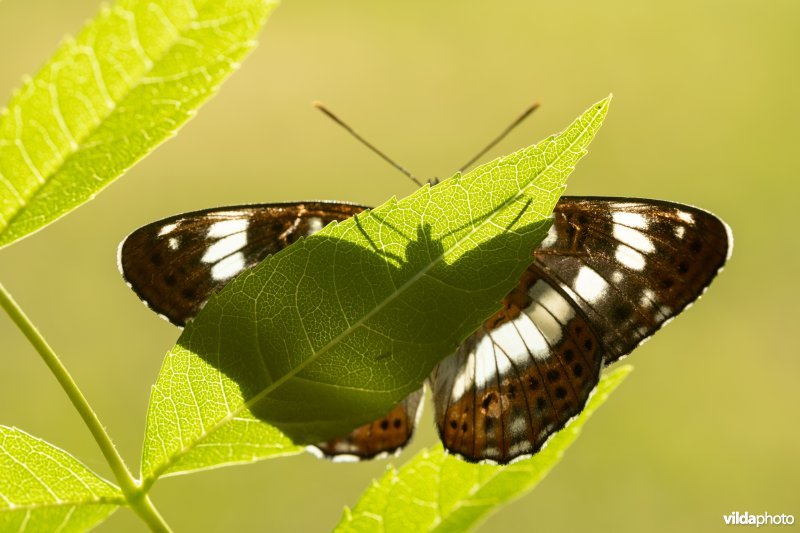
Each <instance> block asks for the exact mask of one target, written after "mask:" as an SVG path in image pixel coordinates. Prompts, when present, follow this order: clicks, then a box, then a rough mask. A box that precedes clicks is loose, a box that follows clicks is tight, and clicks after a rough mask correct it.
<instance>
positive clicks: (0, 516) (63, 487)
mask: <svg viewBox="0 0 800 533" xmlns="http://www.w3.org/2000/svg"><path fill="white" fill-rule="evenodd" d="M120 505H124V499H123V496H122V493H121V492H120V491H119V489H118V488H117V487H115V486H114V485H112V484H111V483H109V482H107V481H106V480H104V479H101V478H100V477H99V476H97V474H95V473H94V472H92V471H91V470H89V469H88V468H86V467H85V466H84V465H83V464H81V463H80V462H79V461H78V460H77V459H75V458H74V457H72V456H71V455H69V454H68V453H66V452H64V451H62V450H59V449H58V448H56V447H54V446H52V445H51V444H48V443H46V442H45V441H43V440H41V439H37V438H36V437H33V436H31V435H28V434H27V433H25V432H24V431H21V430H19V429H16V428H9V427H6V426H0V531H86V530H87V529H91V528H92V527H93V526H94V525H95V524H97V523H99V522H101V521H102V520H103V519H105V518H106V517H108V516H109V515H110V514H111V513H113V512H114V511H116V510H117V508H119V506H120Z"/></svg>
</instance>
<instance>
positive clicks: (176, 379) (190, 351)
mask: <svg viewBox="0 0 800 533" xmlns="http://www.w3.org/2000/svg"><path fill="white" fill-rule="evenodd" d="M607 107H608V99H606V100H603V101H601V102H599V103H598V104H596V105H594V106H592V107H591V108H590V109H589V110H587V111H586V112H585V113H584V114H583V115H582V116H580V117H579V118H578V119H577V120H576V121H575V122H573V123H572V124H571V125H570V126H569V127H568V128H567V129H566V130H564V132H562V133H561V134H559V135H556V136H553V137H550V138H549V139H547V140H545V141H543V142H542V143H540V144H538V145H536V146H533V147H530V148H526V149H524V150H520V151H519V152H516V153H514V154H512V155H510V156H508V157H505V158H501V159H498V160H496V161H493V162H491V163H487V164H485V165H483V166H481V167H479V168H477V169H475V170H473V171H472V172H470V173H469V174H468V175H466V176H460V175H456V176H454V177H453V178H450V179H448V180H445V181H444V182H442V183H441V184H439V185H437V186H435V187H428V186H425V187H423V188H421V189H420V190H418V191H417V192H416V193H414V194H413V195H411V196H409V197H408V198H405V199H403V200H400V201H397V200H395V199H392V200H390V201H389V202H387V203H386V204H384V205H382V206H381V207H379V208H376V209H374V210H373V211H371V212H364V213H362V214H359V215H358V216H357V217H354V218H351V219H348V220H346V221H344V222H342V223H339V224H332V225H329V226H327V227H326V228H325V229H323V230H322V231H320V232H319V233H317V234H315V235H313V236H311V237H309V238H307V239H304V240H301V241H298V242H297V243H295V244H293V245H292V246H290V247H288V248H286V249H285V250H284V251H282V252H281V253H279V254H276V255H275V256H273V257H271V258H268V259H267V260H265V261H264V262H262V263H261V264H260V265H258V266H257V267H256V268H254V269H253V270H251V271H248V272H246V273H245V274H243V275H241V276H239V277H238V278H236V279H235V280H233V281H232V282H231V283H230V284H229V285H228V286H226V287H225V288H224V289H223V290H222V291H221V292H220V293H219V294H218V295H217V296H216V297H212V298H211V300H210V301H209V302H208V304H207V305H206V306H205V308H204V309H203V310H202V311H201V312H200V314H199V315H198V316H197V318H196V319H195V320H194V321H192V322H190V323H189V325H188V327H187V328H186V330H185V331H184V333H183V334H182V335H181V337H180V339H179V340H178V344H177V345H176V346H175V348H173V350H172V351H171V352H170V353H169V354H168V356H167V359H166V361H165V363H164V365H163V367H162V370H161V373H160V375H159V377H158V381H157V383H156V386H155V389H154V392H153V395H152V400H151V405H150V410H149V414H148V420H147V430H146V436H145V448H144V457H143V469H144V470H143V473H144V475H145V477H151V478H152V477H156V476H158V475H159V474H162V473H165V472H179V471H184V470H187V469H195V468H201V467H203V466H206V467H207V466H212V465H214V464H216V463H217V462H218V461H219V459H220V457H224V459H225V462H237V461H249V460H252V459H254V458H255V457H254V453H255V454H258V453H260V451H259V450H257V449H254V448H253V446H252V444H249V443H251V442H252V439H251V438H250V435H251V432H253V431H266V430H264V429H259V430H256V429H255V428H257V427H263V426H266V424H264V425H263V426H261V424H262V422H261V421H266V422H269V423H270V424H271V425H273V426H275V427H277V428H279V429H280V430H281V432H283V433H284V434H285V435H288V436H289V437H290V438H291V439H292V441H294V442H297V443H313V442H318V441H321V440H325V439H327V438H329V437H332V436H336V435H343V434H346V433H347V432H348V431H350V430H351V429H353V428H354V427H356V426H358V425H360V424H362V423H365V422H367V421H369V420H371V419H375V418H377V417H379V416H381V415H383V414H385V413H386V412H388V411H389V410H390V408H391V407H393V406H394V405H395V404H396V403H397V402H399V401H400V400H401V399H402V398H404V397H405V396H406V395H407V394H408V393H410V392H412V391H413V390H415V389H417V388H419V387H420V386H421V384H422V382H423V380H424V379H425V378H426V377H427V375H428V374H429V373H430V371H431V369H432V368H433V366H434V365H435V364H436V363H437V362H438V361H439V360H441V359H442V358H444V357H445V356H447V355H449V354H450V353H452V352H453V351H454V350H455V348H456V347H457V345H458V344H459V343H460V342H461V341H462V340H463V339H464V338H466V337H467V336H468V335H469V334H470V333H472V332H473V331H474V330H475V329H476V328H477V327H478V326H479V325H480V324H481V322H482V321H483V320H485V319H486V318H487V317H488V316H489V315H490V314H492V313H493V312H495V311H496V310H497V308H498V306H499V302H500V300H501V299H502V297H503V296H505V295H506V294H507V293H508V292H509V290H510V289H511V288H512V287H513V286H514V285H515V284H516V283H517V281H518V280H519V276H520V274H521V273H522V271H523V270H524V269H525V268H526V267H527V266H528V264H529V263H530V261H531V251H532V250H533V249H534V248H535V247H536V245H537V244H538V243H539V242H540V241H541V239H542V238H543V237H544V235H545V233H546V231H547V228H548V227H549V225H550V213H551V212H552V210H553V207H554V206H555V203H556V201H557V199H558V197H559V195H560V194H561V192H562V191H563V189H564V187H565V181H566V178H567V175H568V174H569V173H570V172H571V171H572V169H573V168H574V165H575V164H576V163H577V162H578V160H579V159H580V158H581V157H582V156H583V155H584V153H585V151H586V150H585V149H586V146H587V145H588V144H589V142H590V141H591V140H592V138H593V137H594V134H595V133H596V132H597V130H598V128H599V127H600V125H601V123H602V121H603V118H604V117H605V114H606V111H607ZM241 437H244V440H245V445H244V446H240V444H239V440H237V439H239V438H241ZM284 438H285V437H284ZM280 446H281V447H283V446H285V443H283V441H281V444H280ZM206 447H212V448H214V449H219V448H221V447H222V448H224V450H225V453H224V454H223V455H222V456H220V455H219V454H218V455H216V456H214V457H212V456H210V455H209V454H208V452H207V450H206ZM282 449H285V448H282ZM272 453H273V450H272V449H269V450H267V455H271V454H272Z"/></svg>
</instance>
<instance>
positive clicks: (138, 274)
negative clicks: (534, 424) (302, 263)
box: [119, 202, 422, 460]
mask: <svg viewBox="0 0 800 533" xmlns="http://www.w3.org/2000/svg"><path fill="white" fill-rule="evenodd" d="M364 209H366V208H365V207H364V206H359V205H353V204H346V203H340V202H298V203H286V204H258V205H243V206H233V207H221V208H215V209H206V210H203V211H195V212H192V213H184V214H181V215H177V216H174V217H170V218H166V219H163V220H159V221H157V222H153V223H151V224H148V225H146V226H143V227H141V228H139V229H137V230H136V231H134V232H133V233H131V234H130V235H129V236H128V237H127V238H126V239H125V240H124V241H123V242H122V244H121V245H120V249H119V267H120V271H121V272H122V275H123V277H124V278H125V280H126V281H127V282H128V284H129V285H130V287H131V288H132V289H133V290H134V292H135V293H136V294H137V295H138V296H139V297H140V298H141V299H142V300H143V301H144V302H145V303H146V304H147V305H148V307H150V308H151V309H153V310H154V311H155V312H157V313H159V314H160V315H162V316H164V317H166V318H167V319H168V320H169V321H170V322H172V323H173V324H176V325H178V326H183V325H185V324H186V322H187V321H188V320H191V319H192V318H194V316H195V315H196V314H197V313H198V312H199V311H200V309H201V308H202V307H203V305H204V304H205V302H206V301H207V300H208V298H209V297H210V296H211V294H213V293H214V292H216V291H218V290H220V289H221V288H222V287H224V286H225V285H226V284H227V283H228V282H229V281H230V280H231V279H233V278H234V277H235V276H237V275H238V274H240V273H241V272H243V271H245V270H247V269H248V268H252V267H253V266H255V265H256V264H258V263H259V262H260V261H262V260H263V259H265V258H266V257H267V256H268V255H271V254H274V253H276V252H279V251H280V250H282V249H283V248H285V247H286V246H288V245H290V244H291V243H293V242H294V241H296V240H297V239H298V238H300V237H304V236H309V235H311V234H313V233H315V232H317V231H319V230H320V229H322V228H323V227H324V226H325V225H327V224H328V223H330V222H332V221H341V220H344V219H346V218H349V217H351V216H353V215H354V214H356V213H359V212H361V211H363V210H364ZM421 400H422V389H420V390H418V391H416V392H414V393H412V394H411V395H409V396H408V397H407V398H406V399H405V400H403V401H402V402H401V403H400V404H398V405H397V406H396V407H395V408H394V409H392V410H391V411H390V412H389V413H387V414H386V416H384V417H382V418H379V419H377V420H375V421H373V422H370V423H368V424H364V425H363V426H361V427H359V428H356V429H354V430H353V431H352V432H350V433H349V434H348V435H345V436H342V437H339V438H335V439H331V440H329V441H327V442H323V443H319V444H318V445H316V446H310V447H309V449H311V450H312V451H315V452H316V453H317V455H322V456H325V457H327V458H329V459H334V460H347V459H357V460H358V459H369V458H373V457H378V456H382V455H384V454H387V453H391V452H394V451H397V450H399V449H401V448H403V447H404V446H405V445H406V444H407V443H408V442H409V440H410V439H411V437H412V435H413V433H414V428H415V426H416V422H417V418H418V414H419V411H420V408H421Z"/></svg>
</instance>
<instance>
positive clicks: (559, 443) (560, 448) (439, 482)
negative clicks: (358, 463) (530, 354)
mask: <svg viewBox="0 0 800 533" xmlns="http://www.w3.org/2000/svg"><path fill="white" fill-rule="evenodd" d="M631 370H632V368H631V367H629V366H625V367H621V368H619V369H617V370H615V371H614V372H611V373H608V374H606V375H605V376H603V377H602V378H601V380H600V383H599V384H598V386H597V389H596V391H595V394H594V395H593V396H592V398H591V399H590V400H589V402H588V403H587V404H586V408H585V409H584V410H583V412H582V413H581V414H580V415H579V416H578V417H577V418H575V419H574V420H572V422H570V424H569V425H567V427H565V428H564V429H563V430H561V431H560V432H559V433H557V434H556V435H555V436H554V437H553V438H552V439H551V440H550V442H549V443H548V444H547V446H546V447H545V448H544V449H543V450H542V451H540V452H539V453H537V454H536V455H534V456H533V457H531V458H530V459H525V460H522V461H519V462H516V463H512V464H510V465H505V466H495V465H476V464H471V463H467V462H465V461H462V460H461V459H458V458H456V457H453V456H451V455H448V454H446V453H445V452H444V450H443V449H442V447H441V445H439V446H436V447H434V448H429V449H426V450H423V451H421V452H420V453H418V454H417V455H416V456H415V457H414V458H413V459H411V460H410V461H409V462H408V463H406V464H405V465H404V466H403V467H402V468H400V469H399V470H397V469H395V468H390V469H389V471H388V472H386V474H385V475H384V476H383V477H382V478H381V479H380V481H375V482H373V485H372V486H371V487H369V488H368V489H367V490H366V491H365V492H364V494H363V495H362V496H361V500H359V502H358V504H357V505H356V506H355V508H354V509H353V510H352V511H351V510H350V509H345V512H344V516H343V517H342V520H341V522H339V525H338V526H337V528H336V531H337V532H342V533H343V532H355V531H383V532H392V531H398V532H403V531H465V530H467V529H470V528H472V527H474V526H476V525H477V524H478V523H479V522H480V521H481V520H482V519H484V518H485V517H486V516H487V515H488V514H489V513H491V512H493V511H496V510H497V509H499V508H500V507H501V506H503V505H505V504H507V503H509V502H510V501H511V500H513V499H515V498H517V497H519V496H521V495H522V494H524V493H525V492H527V491H529V490H531V489H533V488H534V487H535V486H536V485H537V484H538V483H539V482H540V481H541V480H542V479H544V477H545V476H546V475H547V473H548V472H550V470H551V469H552V468H553V467H554V466H555V465H556V464H558V462H559V461H560V460H561V457H562V456H563V455H564V451H565V450H566V449H567V448H568V447H569V446H570V445H571V444H572V443H573V442H574V441H575V439H576V438H577V437H578V434H579V433H580V431H581V428H582V427H583V424H585V423H586V421H587V420H588V419H589V417H590V416H591V415H592V413H593V412H594V411H595V410H596V409H597V408H598V407H600V405H602V404H603V402H605V400H606V398H608V395H609V394H611V392H613V391H614V389H616V388H617V386H618V385H619V384H620V383H622V380H623V379H625V377H626V376H627V375H628V374H629V373H630V371H631Z"/></svg>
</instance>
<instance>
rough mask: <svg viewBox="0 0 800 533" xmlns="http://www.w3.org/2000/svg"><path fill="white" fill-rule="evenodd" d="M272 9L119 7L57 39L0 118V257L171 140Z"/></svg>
mask: <svg viewBox="0 0 800 533" xmlns="http://www.w3.org/2000/svg"><path fill="white" fill-rule="evenodd" d="M274 4H275V2H274V1H271V0H194V1H190V0H180V1H174V0H119V1H118V2H116V3H114V4H113V5H111V6H108V7H104V8H103V9H102V11H101V12H100V14H99V15H98V16H97V17H95V19H94V20H92V21H91V22H90V23H89V24H88V25H87V26H86V27H85V28H84V29H83V31H81V33H80V34H79V35H78V37H77V38H76V39H66V40H65V41H64V43H63V44H62V45H61V46H60V47H59V49H58V50H57V51H56V52H55V54H54V55H53V56H52V58H51V59H50V60H49V61H48V62H47V63H46V64H45V65H44V67H43V68H42V69H41V70H40V71H39V73H38V74H37V75H36V76H35V77H34V78H32V79H27V80H25V82H24V84H23V86H22V87H21V88H20V89H18V90H17V91H16V92H15V93H14V96H13V97H12V99H11V102H10V103H9V104H8V107H7V108H6V109H4V110H3V111H2V112H0V247H2V246H5V245H7V244H9V243H11V242H14V241H15V240H17V239H20V238H22V237H24V236H26V235H28V234H29V233H32V232H34V231H36V230H38V229H40V228H42V227H43V226H45V225H46V224H48V223H50V222H52V221H54V220H55V219H57V218H59V217H61V216H62V215H65V214H66V213H68V212H69V211H71V210H73V209H75V208H76V207H78V206H79V205H80V204H82V203H83V202H86V201H87V200H90V199H91V198H92V197H94V195H95V194H97V193H98V192H99V191H100V190H101V189H103V188H105V187H106V186H108V185H109V184H110V183H111V182H112V181H113V180H114V179H116V178H117V177H119V176H120V175H121V174H122V173H123V172H125V171H126V170H127V169H128V168H130V167H131V166H132V165H133V164H134V163H136V162H137V161H138V160H139V159H141V158H142V157H144V156H145V155H147V154H148V153H149V152H150V151H152V150H153V149H155V148H156V147H157V146H158V145H159V144H161V143H162V142H163V141H164V140H166V139H168V138H169V137H171V136H172V135H174V134H175V132H176V131H177V130H178V128H179V127H180V126H181V125H183V123H185V122H186V121H187V120H188V119H189V118H191V117H192V116H193V115H194V114H195V113H196V111H197V109H198V108H199V107H200V105H201V104H202V103H203V102H205V101H206V100H208V99H209V98H210V97H211V96H212V95H213V94H214V93H215V92H216V89H217V87H219V85H220V84H221V83H222V82H223V81H224V80H225V78H227V77H228V76H229V75H230V74H231V73H232V72H233V71H234V70H235V69H236V68H237V67H238V66H239V62H240V61H241V60H242V59H243V58H244V56H245V55H246V54H247V53H248V52H249V51H250V50H251V49H252V48H253V46H254V41H253V39H254V38H255V36H256V34H257V32H258V30H259V28H260V27H261V24H262V23H263V21H264V20H265V19H266V17H267V14H268V13H269V11H270V10H271V8H272V7H273V6H274ZM7 53H11V52H10V51H7Z"/></svg>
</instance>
